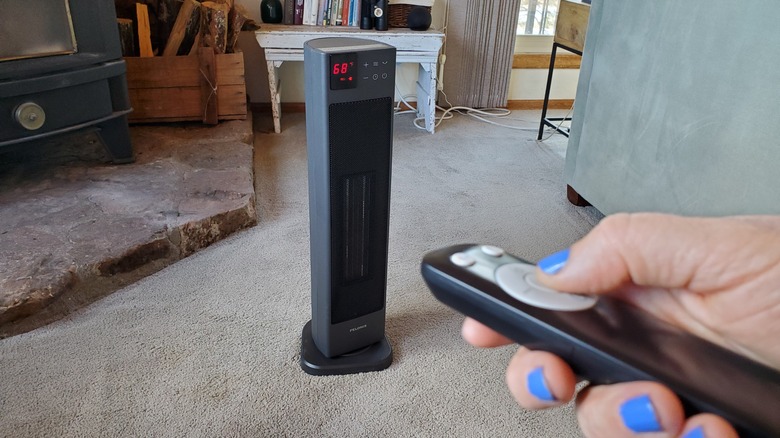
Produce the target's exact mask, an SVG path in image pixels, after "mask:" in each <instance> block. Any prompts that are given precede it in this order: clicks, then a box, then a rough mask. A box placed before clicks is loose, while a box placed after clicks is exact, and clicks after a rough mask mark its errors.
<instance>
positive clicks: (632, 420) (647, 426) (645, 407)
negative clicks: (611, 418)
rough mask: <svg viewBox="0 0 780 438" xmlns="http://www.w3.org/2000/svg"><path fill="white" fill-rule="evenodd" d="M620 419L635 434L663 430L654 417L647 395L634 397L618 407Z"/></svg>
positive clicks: (653, 410) (653, 409) (651, 404)
mask: <svg viewBox="0 0 780 438" xmlns="http://www.w3.org/2000/svg"><path fill="white" fill-rule="evenodd" d="M620 417H621V418H623V424H625V425H626V427H627V428H629V429H631V430H632V431H634V432H637V433H642V432H660V431H662V430H663V428H662V427H661V424H660V423H658V418H657V417H656V416H655V408H654V407H653V403H652V402H651V401H650V397H649V396H647V395H640V396H639V397H634V398H632V399H629V400H627V401H626V402H624V403H623V404H622V405H620Z"/></svg>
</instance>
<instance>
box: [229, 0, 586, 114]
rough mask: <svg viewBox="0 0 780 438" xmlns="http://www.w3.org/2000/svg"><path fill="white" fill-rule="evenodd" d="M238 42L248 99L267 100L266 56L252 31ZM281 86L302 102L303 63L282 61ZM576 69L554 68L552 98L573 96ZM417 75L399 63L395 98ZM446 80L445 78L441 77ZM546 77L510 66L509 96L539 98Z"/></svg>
mask: <svg viewBox="0 0 780 438" xmlns="http://www.w3.org/2000/svg"><path fill="white" fill-rule="evenodd" d="M447 1H448V0H436V3H435V4H434V7H433V11H432V16H433V25H432V27H433V28H435V29H442V28H443V27H444V22H445V14H446V6H447ZM236 4H238V5H241V6H243V7H244V8H245V9H246V10H247V12H248V15H249V17H250V18H252V19H254V20H255V21H257V22H258V23H260V25H261V26H262V23H261V20H260V6H259V5H260V1H259V0H236ZM239 44H240V45H241V49H242V50H243V51H244V58H245V59H244V61H245V65H246V76H247V77H246V84H247V93H248V94H249V100H250V101H251V102H252V103H264V102H268V101H269V93H268V73H267V71H266V65H265V58H264V57H263V54H262V50H261V49H260V47H259V46H258V45H257V41H256V40H255V39H254V33H253V32H242V34H241V37H240V38H239ZM551 46H552V38H545V37H520V38H519V39H518V42H517V43H516V47H515V51H516V52H517V51H523V52H540V51H544V50H545V48H547V51H548V53H549V47H551ZM279 75H280V77H281V78H282V81H283V82H284V85H283V87H284V89H283V93H282V102H286V103H298V102H303V101H304V100H305V99H304V94H303V63H300V62H286V63H284V64H282V66H281V68H280V72H279ZM578 75H579V70H557V71H556V72H555V76H554V79H553V84H552V89H551V91H550V98H551V99H574V96H575V94H576V90H577V78H578ZM416 79H417V66H415V65H412V64H401V65H399V66H398V69H397V70H396V83H397V85H398V88H397V90H396V99H398V98H399V96H408V95H411V96H413V95H415V90H416V87H415V81H416ZM444 80H445V81H446V80H447V79H446V78H444ZM546 81H547V70H546V69H544V70H541V69H540V70H529V69H523V70H518V69H515V70H512V75H511V78H510V86H509V87H510V88H509V100H541V99H543V98H544V88H545V85H546Z"/></svg>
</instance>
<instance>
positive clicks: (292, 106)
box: [249, 99, 574, 113]
mask: <svg viewBox="0 0 780 438" xmlns="http://www.w3.org/2000/svg"><path fill="white" fill-rule="evenodd" d="M409 105H410V106H407V105H405V104H403V103H402V104H401V110H406V109H417V103H416V102H409ZM573 105H574V99H550V102H549V103H548V104H547V109H555V110H567V109H570V108H571V107H572V106H573ZM542 106H544V100H542V99H528V100H509V101H507V105H506V107H507V109H510V110H540V109H542ZM249 108H250V109H251V110H252V112H253V113H270V112H271V104H270V103H268V102H252V103H250V104H249ZM303 112H306V104H305V103H303V102H287V103H284V102H283V103H282V113H303Z"/></svg>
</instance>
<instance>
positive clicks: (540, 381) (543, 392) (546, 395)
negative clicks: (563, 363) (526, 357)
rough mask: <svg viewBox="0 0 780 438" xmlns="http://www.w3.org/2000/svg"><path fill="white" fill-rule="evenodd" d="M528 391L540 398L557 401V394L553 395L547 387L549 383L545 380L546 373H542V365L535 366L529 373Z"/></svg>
mask: <svg viewBox="0 0 780 438" xmlns="http://www.w3.org/2000/svg"><path fill="white" fill-rule="evenodd" d="M526 383H527V384H528V392H530V393H531V394H532V395H533V396H534V397H536V398H538V399H539V400H543V401H547V402H552V401H555V396H554V395H552V393H551V392H550V389H549V388H548V387H547V383H546V382H545V381H544V374H542V367H538V368H534V370H533V371H531V372H530V373H528V380H527V382H526Z"/></svg>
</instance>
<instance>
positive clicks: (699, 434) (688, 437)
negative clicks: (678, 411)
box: [683, 426, 704, 438]
mask: <svg viewBox="0 0 780 438" xmlns="http://www.w3.org/2000/svg"><path fill="white" fill-rule="evenodd" d="M683 438H704V429H703V428H702V427H701V426H699V427H697V428H696V429H691V430H689V431H688V433H686V434H685V435H684V436H683Z"/></svg>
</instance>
